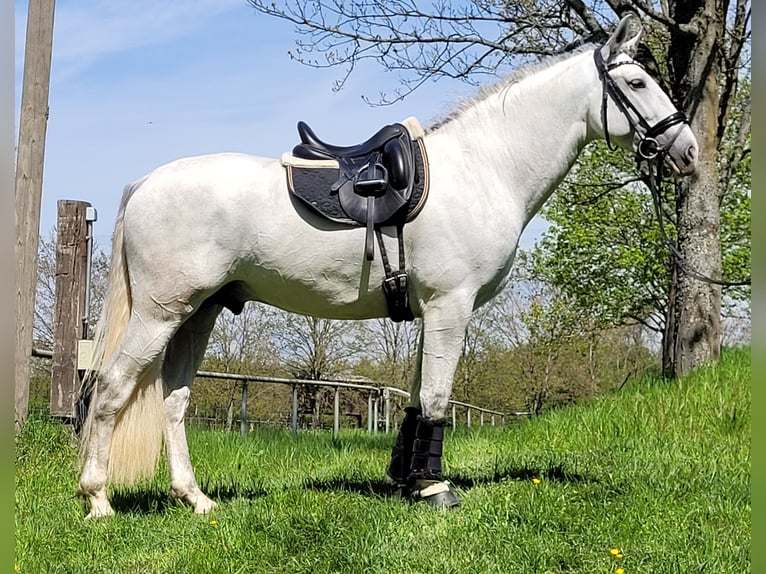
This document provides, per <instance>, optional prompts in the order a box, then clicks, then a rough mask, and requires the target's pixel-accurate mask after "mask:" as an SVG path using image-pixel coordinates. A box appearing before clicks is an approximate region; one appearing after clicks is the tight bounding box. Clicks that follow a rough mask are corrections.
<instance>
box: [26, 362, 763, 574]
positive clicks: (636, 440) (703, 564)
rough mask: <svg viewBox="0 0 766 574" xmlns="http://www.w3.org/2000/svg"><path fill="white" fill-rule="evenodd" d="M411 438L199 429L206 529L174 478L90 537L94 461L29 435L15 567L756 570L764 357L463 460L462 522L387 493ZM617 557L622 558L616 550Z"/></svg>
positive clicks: (513, 433) (36, 422) (145, 492)
mask: <svg viewBox="0 0 766 574" xmlns="http://www.w3.org/2000/svg"><path fill="white" fill-rule="evenodd" d="M393 439H394V437H393V435H388V436H387V435H382V434H378V435H368V434H366V433H362V432H356V431H354V432H352V431H347V432H345V433H341V435H340V438H339V439H338V440H335V441H333V439H332V437H331V436H330V434H329V433H302V434H298V435H295V436H294V435H291V434H290V433H289V432H288V431H284V430H279V429H262V430H259V431H257V432H254V433H251V434H250V435H248V436H247V437H246V438H242V437H240V436H238V435H236V434H224V433H216V432H210V431H201V430H194V429H190V431H189V441H190V449H191V455H192V462H193V463H194V464H195V468H196V471H197V477H198V479H199V481H200V483H201V486H202V487H203V489H204V490H206V491H207V492H208V493H209V494H210V495H211V496H212V497H213V498H214V499H215V500H216V501H217V502H218V503H219V508H218V509H217V510H216V511H215V512H214V513H213V514H211V515H208V516H196V515H194V514H193V513H192V512H191V510H190V509H189V508H187V507H185V506H180V505H177V504H175V503H173V502H171V501H170V500H169V499H168V496H167V491H168V478H167V469H166V468H164V467H163V468H161V469H160V473H159V474H158V476H157V478H156V479H155V480H154V481H152V482H150V483H148V484H145V485H142V486H140V487H136V488H132V489H129V490H119V491H116V492H113V493H112V496H111V498H112V502H113V505H114V507H115V509H116V511H117V516H115V517H113V518H111V519H106V520H100V521H94V522H90V521H89V522H85V521H84V520H83V517H84V514H85V508H84V506H83V503H82V502H80V501H79V500H78V499H77V498H76V497H75V496H74V489H75V486H76V484H77V477H78V475H77V469H76V464H75V461H76V445H75V442H74V440H73V438H72V437H71V435H70V434H69V431H67V430H66V429H65V428H64V427H62V426H60V425H58V424H57V423H55V422H50V421H47V420H43V419H40V418H37V419H31V420H29V422H28V423H27V424H26V426H25V428H24V430H23V431H22V433H21V434H20V435H19V437H18V438H17V445H16V515H15V518H16V566H17V570H18V571H20V572H30V573H35V574H36V573H48V572H50V573H57V572H61V573H79V572H82V573H86V572H87V573H89V574H90V573H100V572H104V573H107V572H108V573H114V572H120V573H121V572H142V573H143V572H146V573H150V572H157V573H164V572H168V573H171V572H172V573H181V572H183V573H197V572H200V573H207V572H210V573H227V572H243V573H244V572H247V573H271V572H274V573H277V572H289V573H303V572H306V573H308V572H311V573H331V572H332V573H337V572H340V573H353V574H356V573H387V574H388V573H392V572H394V573H400V572H401V573H410V572H413V573H431V572H433V573H439V574H443V573H463V572H465V573H471V574H476V573H484V572H488V573H489V572H498V573H501V572H502V573H536V574H542V573H549V572H572V573H574V572H577V573H587V574H600V573H603V574H612V573H615V572H617V571H618V568H622V569H623V571H624V573H625V574H633V573H652V574H659V573H684V574H685V573H689V572H709V573H715V574H721V573H727V572H732V573H734V572H736V573H741V572H749V571H750V522H751V516H750V350H749V349H737V350H730V351H728V352H726V353H725V354H724V357H723V360H722V362H721V363H720V365H718V366H716V367H710V368H703V369H700V370H699V371H696V372H695V373H693V374H692V375H690V376H689V377H687V378H685V379H684V380H682V381H676V382H666V381H660V380H652V379H646V380H641V381H635V382H633V383H631V384H629V385H628V386H626V387H625V388H624V389H623V390H622V391H620V392H619V393H615V394H612V395H610V396H605V397H601V398H599V399H597V400H595V401H593V402H591V403H589V404H587V405H579V406H575V407H569V408H566V409H560V410H557V411H554V412H549V413H547V414H546V415H544V416H542V417H539V418H537V419H534V420H531V421H528V422H524V423H521V424H518V425H513V426H508V427H505V428H500V427H483V428H477V427H474V428H471V429H466V428H458V429H454V430H452V431H450V436H449V437H448V439H447V442H446V446H445V461H444V462H445V468H446V474H447V477H448V478H449V479H450V480H452V481H453V483H455V484H456V485H457V486H458V488H459V490H460V492H461V495H462V505H461V506H460V507H459V508H458V509H455V510H452V511H449V512H444V511H437V510H434V509H431V508H428V507H426V506H424V505H422V504H409V503H406V502H402V501H398V500H395V499H392V498H391V497H389V496H388V487H387V485H386V483H385V482H384V481H383V479H382V476H383V474H384V470H385V465H386V464H387V462H388V456H389V454H390V449H391V446H392V441H393ZM615 548H616V549H619V551H620V552H621V554H622V556H623V557H622V558H616V557H614V556H613V555H612V554H611V553H610V550H611V549H615Z"/></svg>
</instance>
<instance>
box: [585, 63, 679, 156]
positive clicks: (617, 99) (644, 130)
mask: <svg viewBox="0 0 766 574" xmlns="http://www.w3.org/2000/svg"><path fill="white" fill-rule="evenodd" d="M593 58H594V60H595V63H596V69H597V70H598V77H599V79H600V80H601V85H602V86H603V96H602V98H601V123H602V125H603V126H604V138H605V139H606V145H607V146H608V147H609V149H611V150H613V149H615V148H614V147H613V146H612V142H611V141H610V139H609V128H608V126H607V118H606V116H607V114H606V108H607V100H608V98H609V97H610V96H611V98H612V100H614V103H615V104H616V105H617V108H618V109H619V110H620V111H621V112H622V114H623V115H624V116H625V118H626V119H627V120H628V123H630V126H631V127H632V128H633V130H634V131H635V132H636V133H637V134H639V137H640V139H639V142H638V146H637V147H636V156H637V157H636V159H637V160H639V161H641V160H648V161H651V160H654V159H657V158H658V156H660V155H664V154H665V153H666V152H667V151H668V149H669V148H670V146H671V145H673V142H674V141H675V138H673V139H671V140H670V141H669V142H668V143H667V144H666V146H665V147H662V146H660V144H659V143H658V142H657V140H656V137H657V136H658V135H660V134H662V133H664V132H665V131H667V130H668V129H669V128H671V127H673V126H675V125H677V124H681V123H689V122H688V120H687V118H686V114H685V113H684V112H682V111H677V112H675V113H672V114H670V115H669V116H668V117H666V118H665V119H663V120H660V121H659V122H657V123H656V124H654V125H653V126H650V125H649V123H648V122H647V121H646V119H644V117H643V116H642V115H641V112H639V111H638V108H636V106H635V105H634V104H633V102H631V101H630V99H629V98H628V97H627V96H626V95H625V92H623V91H622V90H621V89H620V86H618V85H617V82H615V80H614V78H612V76H611V75H610V74H609V72H611V71H612V70H614V69H615V68H618V67H619V66H623V65H625V64H633V65H636V66H639V67H641V64H639V63H638V62H634V61H632V60H630V61H625V62H615V63H614V64H612V65H610V66H607V65H606V62H604V57H603V56H602V55H601V50H600V49H598V48H597V49H596V50H595V52H593ZM676 135H677V134H676Z"/></svg>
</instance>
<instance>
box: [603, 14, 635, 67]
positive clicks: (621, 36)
mask: <svg viewBox="0 0 766 574" xmlns="http://www.w3.org/2000/svg"><path fill="white" fill-rule="evenodd" d="M634 23H636V24H637V26H636V31H635V32H632V31H631V28H632V27H633V24H634ZM640 37H641V23H640V21H639V19H638V18H637V17H636V16H635V15H634V14H626V15H625V16H623V18H622V20H620V23H619V24H617V28H616V29H615V31H614V32H613V33H612V35H611V36H610V37H609V39H608V40H607V41H606V44H604V45H603V46H602V47H601V55H602V56H603V57H604V61H605V62H609V61H610V60H612V59H613V58H614V57H615V56H617V54H619V53H620V52H625V53H627V54H629V55H631V56H632V55H633V53H634V51H635V49H636V46H637V45H638V39H639V38H640Z"/></svg>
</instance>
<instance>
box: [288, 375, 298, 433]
mask: <svg viewBox="0 0 766 574" xmlns="http://www.w3.org/2000/svg"><path fill="white" fill-rule="evenodd" d="M290 430H292V431H293V432H298V385H296V384H295V383H293V392H292V404H291V405H290Z"/></svg>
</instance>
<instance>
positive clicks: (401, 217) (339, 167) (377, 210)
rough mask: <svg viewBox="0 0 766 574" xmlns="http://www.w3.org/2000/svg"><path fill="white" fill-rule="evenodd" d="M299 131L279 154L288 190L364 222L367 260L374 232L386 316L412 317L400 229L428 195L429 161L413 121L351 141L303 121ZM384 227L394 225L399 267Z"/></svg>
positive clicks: (320, 208) (326, 213)
mask: <svg viewBox="0 0 766 574" xmlns="http://www.w3.org/2000/svg"><path fill="white" fill-rule="evenodd" d="M405 124H406V125H405ZM298 133H299V135H300V137H301V143H299V144H298V145H296V146H295V147H294V148H293V151H292V154H285V155H283V157H282V163H283V165H284V166H285V168H286V171H287V182H288V188H289V190H290V193H291V194H292V195H293V196H294V197H296V198H298V199H300V200H301V201H302V202H303V203H304V204H305V205H307V206H308V207H310V208H311V209H312V210H313V211H314V212H316V213H317V214H319V215H321V216H322V217H324V218H326V219H329V220H331V221H335V222H338V223H343V224H347V225H353V226H365V227H366V229H367V233H366V236H365V256H366V258H367V260H368V261H372V260H373V259H374V256H375V236H376V235H377V239H378V245H379V248H380V251H381V258H382V261H383V266H384V269H385V274H386V278H385V280H384V282H383V291H384V294H385V296H386V303H387V305H388V311H389V316H390V317H391V318H392V320H394V321H402V320H412V319H413V318H414V317H413V315H412V311H411V310H410V307H409V297H408V280H407V274H406V271H405V261H404V242H403V229H404V224H405V223H406V222H407V221H410V220H412V219H414V218H415V217H416V216H417V215H418V213H419V212H420V210H421V209H422V207H423V205H424V204H425V200H426V197H427V194H428V161H427V157H426V152H425V146H424V144H423V139H422V130H421V129H420V126H419V124H418V123H417V120H415V119H414V118H409V119H407V120H405V122H404V123H403V124H391V125H387V126H385V127H383V128H381V129H380V130H379V131H378V132H377V133H376V134H375V135H373V136H372V137H371V138H370V139H368V140H367V141H365V142H363V143H361V144H358V145H352V146H336V145H332V144H328V143H326V142H323V141H322V140H320V139H319V138H318V137H317V136H316V134H315V133H314V132H313V131H312V130H311V128H310V127H309V126H308V125H307V124H305V123H304V122H299V123H298ZM413 133H414V134H415V135H414V137H413ZM383 226H394V227H396V234H397V239H398V247H399V269H398V271H393V270H392V269H391V266H390V264H389V261H388V257H387V254H386V250H385V246H384V245H383V241H382V237H381V231H380V229H381V227H383Z"/></svg>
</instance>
